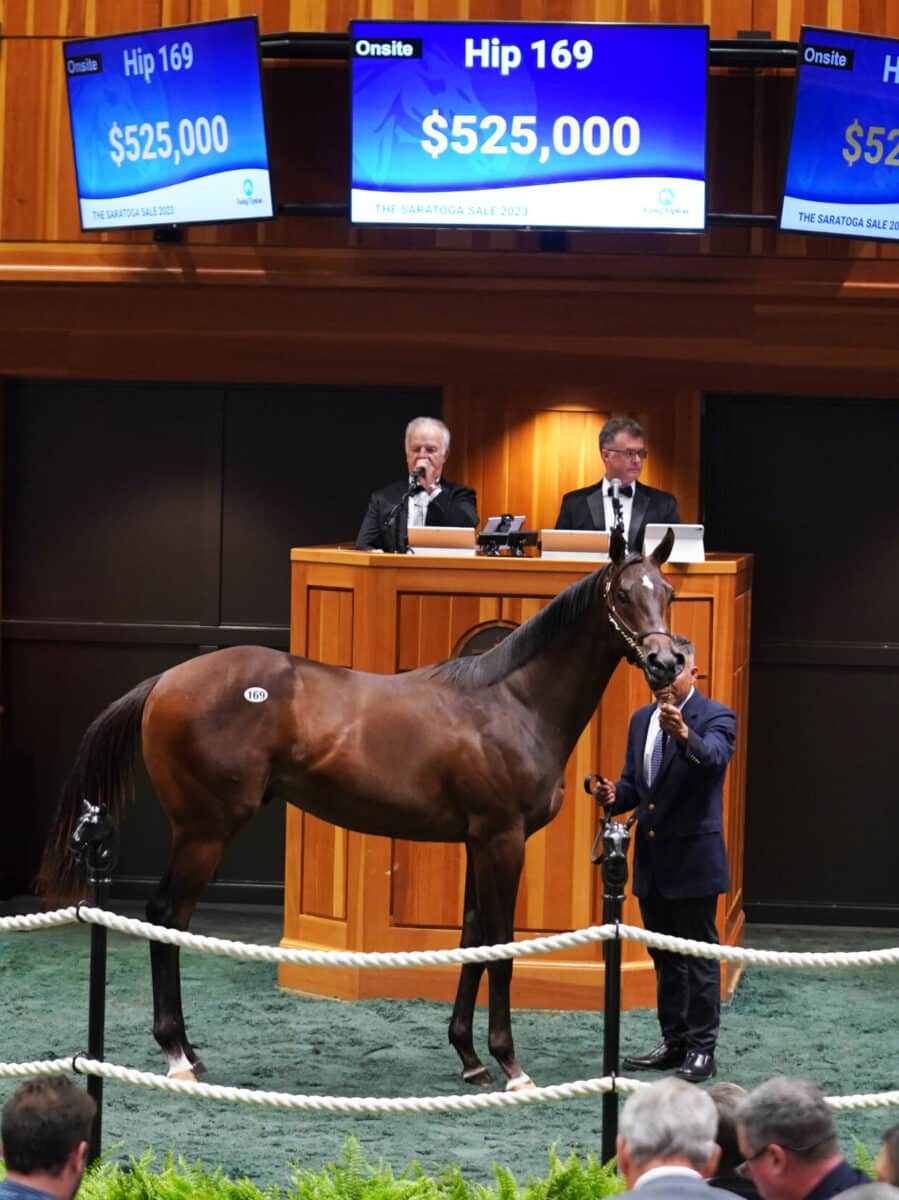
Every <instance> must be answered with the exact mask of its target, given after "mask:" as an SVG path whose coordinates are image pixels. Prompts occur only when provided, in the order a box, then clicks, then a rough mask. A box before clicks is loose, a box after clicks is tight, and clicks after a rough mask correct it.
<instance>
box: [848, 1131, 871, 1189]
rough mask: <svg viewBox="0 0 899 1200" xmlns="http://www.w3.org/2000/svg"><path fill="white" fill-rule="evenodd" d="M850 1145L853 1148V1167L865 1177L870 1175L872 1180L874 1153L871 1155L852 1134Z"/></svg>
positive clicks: (863, 1144)
mask: <svg viewBox="0 0 899 1200" xmlns="http://www.w3.org/2000/svg"><path fill="white" fill-rule="evenodd" d="M852 1144H853V1146H854V1147H855V1165H856V1166H857V1167H858V1169H859V1170H860V1171H864V1172H865V1174H866V1175H870V1176H871V1178H872V1179H873V1178H874V1160H875V1158H876V1157H877V1153H876V1151H875V1153H874V1154H872V1153H871V1151H870V1150H869V1149H868V1147H867V1146H866V1145H865V1143H864V1142H863V1141H861V1140H860V1139H859V1138H857V1137H855V1135H854V1134H853V1137H852Z"/></svg>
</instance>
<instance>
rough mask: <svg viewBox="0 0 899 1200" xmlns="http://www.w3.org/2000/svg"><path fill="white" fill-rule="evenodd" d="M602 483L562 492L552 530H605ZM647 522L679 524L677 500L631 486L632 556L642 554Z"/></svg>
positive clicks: (643, 486) (638, 485) (642, 485)
mask: <svg viewBox="0 0 899 1200" xmlns="http://www.w3.org/2000/svg"><path fill="white" fill-rule="evenodd" d="M604 483H605V480H602V481H601V482H600V483H594V484H592V485H591V486H590V487H585V488H578V489H577V491H575V492H566V493H565V495H564V496H563V497H562V507H561V509H560V511H559V516H558V518H557V520H556V529H605V527H606V514H605V506H604V505H603V502H602V489H603V484H604ZM649 523H658V524H668V525H679V524H680V516H679V515H678V511H677V501H676V500H675V498H674V497H673V496H672V495H671V493H670V492H661V491H659V489H658V488H651V487H647V486H646V484H645V483H635V484H634V504H633V508H632V509H631V527H630V529H629V531H628V539H627V548H628V550H631V551H633V552H635V553H636V554H642V553H643V535H644V534H645V532H646V526H647V524H649Z"/></svg>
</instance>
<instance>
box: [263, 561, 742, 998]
mask: <svg viewBox="0 0 899 1200" xmlns="http://www.w3.org/2000/svg"><path fill="white" fill-rule="evenodd" d="M596 565H597V564H596V563H594V562H584V561H548V560H547V559H540V558H487V557H474V556H468V557H458V556H453V557H442V556H436V555H427V556H425V555H387V554H377V553H375V554H371V553H367V552H363V551H355V550H347V549H339V548H323V547H315V548H308V549H296V550H293V551H292V552H291V571H292V581H291V650H292V651H293V653H295V654H303V655H306V656H308V657H309V658H314V659H318V660H320V661H321V662H327V663H333V664H335V665H338V666H342V667H354V668H355V669H357V670H362V671H374V672H382V673H394V672H397V671H407V670H411V669H413V668H415V667H419V666H424V665H426V664H427V663H432V662H436V661H438V660H439V659H443V658H448V657H450V656H451V655H453V654H455V653H460V652H461V653H466V652H467V653H477V652H479V651H483V650H484V649H486V648H489V646H490V645H492V644H494V642H495V641H496V640H498V638H499V637H501V636H503V633H504V630H505V628H507V627H508V626H510V625H517V624H519V623H520V622H521V621H524V620H525V619H526V618H527V617H529V616H531V615H532V614H533V613H535V612H537V611H538V609H540V608H542V607H543V606H544V605H545V604H548V603H549V601H550V600H551V599H552V598H553V597H554V596H555V595H557V593H558V592H560V591H562V589H563V588H565V587H567V586H568V585H569V584H570V583H574V582H575V581H576V580H578V579H580V578H582V577H583V576H584V575H585V574H588V573H589V572H590V571H592V570H595V569H596ZM664 571H665V573H666V576H667V577H668V579H669V580H670V582H671V583H672V585H673V586H674V588H675V591H676V594H677V602H676V603H675V605H674V607H673V610H672V614H673V615H672V627H673V629H674V630H675V632H677V633H682V634H685V635H686V636H687V637H689V638H690V639H691V640H692V641H693V642H694V643H695V645H696V661H697V665H698V667H699V670H700V681H699V685H700V687H701V688H702V690H703V691H705V692H707V693H709V694H710V695H711V696H713V697H714V698H715V699H716V700H719V701H721V702H722V703H724V704H728V705H730V706H731V707H732V708H733V709H734V710H735V711H736V713H737V718H738V735H737V749H736V754H735V756H734V758H733V760H732V762H731V765H730V768H729V770H728V777H727V784H726V790H725V810H724V815H725V836H726V840H727V848H728V857H729V860H730V869H731V880H732V890H731V892H730V894H729V895H728V896H723V897H722V898H721V900H720V902H719V911H718V926H719V930H720V932H721V940H722V942H724V943H725V944H729V945H732V944H734V943H736V942H737V941H738V939H739V937H740V933H741V930H742V925H743V909H742V895H743V891H742V889H743V813H744V797H745V777H746V738H747V708H748V705H747V701H748V690H749V666H748V655H749V623H750V607H751V605H750V601H751V586H752V559H751V556H749V555H735V556H726V555H710V556H709V558H708V559H707V561H706V562H703V563H691V564H689V565H683V566H672V565H670V564H668V565H666V566H665V567H664ZM650 699H651V694H650V692H649V689H648V687H647V685H646V682H645V680H644V677H643V674H642V672H641V671H639V670H638V669H637V668H636V667H631V666H629V665H628V664H627V663H626V662H624V660H622V663H621V664H620V665H619V667H618V669H617V670H616V672H615V674H614V676H613V677H612V680H611V682H610V684H609V686H608V688H607V689H606V692H605V695H604V696H603V699H602V702H601V704H600V707H599V708H598V709H597V711H596V713H595V714H594V716H593V718H592V719H591V721H590V723H589V725H588V726H587V728H586V729H585V730H584V733H583V734H582V736H581V738H580V741H579V742H578V744H577V746H576V748H575V751H574V754H573V755H572V756H571V759H570V760H569V763H568V767H567V772H566V789H565V802H564V804H563V806H562V810H561V812H560V813H559V815H558V816H557V817H556V819H555V820H554V821H553V822H551V823H550V824H549V825H548V826H547V827H546V828H545V829H543V830H541V831H540V832H539V833H537V834H535V835H534V836H533V837H532V838H531V839H530V840H529V842H528V845H527V855H526V859H525V867H524V872H523V874H522V879H521V888H520V891H519V896H518V906H517V909H516V914H515V936H516V938H529V937H535V936H539V935H541V934H548V933H559V932H562V931H564V930H570V929H580V928H583V927H584V926H587V925H592V924H601V922H602V879H601V871H600V870H599V869H597V868H596V867H594V866H593V865H592V864H591V862H590V849H591V846H592V844H593V838H594V835H595V833H596V829H597V821H598V813H597V806H596V804H595V802H594V800H593V799H592V798H591V797H590V796H587V795H586V794H585V792H584V789H583V780H584V777H585V776H586V775H588V774H590V773H591V772H592V771H597V770H598V771H600V772H601V773H602V774H604V775H607V776H608V777H609V778H613V779H614V778H617V777H618V775H619V773H620V771H621V768H622V766H623V764H624V751H625V741H626V735H627V725H628V720H629V718H630V714H631V713H632V712H633V710H634V709H635V708H637V707H638V706H639V705H641V704H645V703H647V702H648V701H649V700H650ZM464 860H465V855H464V850H463V848H462V847H461V846H459V845H445V844H435V843H423V842H406V841H402V840H400V839H388V838H381V837H373V836H368V835H363V834H356V833H349V832H347V831H346V830H344V829H340V828H337V827H336V826H333V825H329V824H327V823H325V822H323V821H320V820H318V819H317V818H315V817H312V816H309V815H308V814H306V813H302V812H300V811H299V810H298V809H295V808H293V807H292V806H288V809H287V857H286V875H285V900H284V904H285V913H284V938H283V940H282V942H281V944H282V946H285V947H293V948H306V949H308V948H314V949H319V950H322V949H330V950H357V951H363V950H364V951H373V950H381V951H386V950H432V949H447V948H450V947H454V946H457V945H458V942H459V933H460V924H461V916H462V895H463V884H464V877H465V861H464ZM628 893H629V894H628V899H627V901H626V902H625V906H624V920H625V922H626V923H627V924H633V925H639V924H640V916H639V909H638V905H637V902H636V900H635V899H634V898H633V897H632V896H631V895H630V884H629V885H628ZM457 974H458V968H457V967H455V966H441V967H419V968H415V969H411V970H409V969H396V970H394V969H389V970H380V969H371V968H344V967H341V968H330V967H301V966H285V965H282V966H281V967H280V969H279V982H280V983H281V984H282V985H283V986H285V987H289V988H296V989H299V990H302V991H309V992H318V993H321V994H324V995H330V996H338V997H342V998H344V999H361V998H369V997H374V996H397V997H416V996H422V997H425V998H427V999H433V1000H451V999H452V998H453V996H454V994H455V989H456V980H457ZM722 976H723V979H722V987H723V988H724V989H725V990H726V989H727V988H728V986H729V984H730V982H731V981H730V980H729V979H728V978H727V977H726V975H725V973H724V972H722ZM602 984H603V965H602V946H601V945H600V944H599V943H596V944H593V945H590V946H585V947H578V948H576V949H573V950H566V951H560V952H556V953H555V954H552V955H542V956H539V957H534V958H525V959H519V960H518V961H517V962H516V964H515V972H514V976H513V985H512V986H513V992H512V995H513V1001H514V1003H515V1004H516V1005H517V1006H519V1007H530V1008H570V1009H586V1008H601V1007H602V999H603V990H602ZM484 994H485V991H482V999H483V996H484ZM622 1003H623V1005H624V1006H625V1007H628V1008H631V1007H635V1006H643V1005H648V1006H651V1005H653V1004H654V1003H655V982H654V976H653V971H652V963H651V961H650V959H649V956H648V954H647V953H646V951H645V950H644V949H643V948H642V947H640V946H638V945H637V944H636V943H634V942H624V943H623V944H622Z"/></svg>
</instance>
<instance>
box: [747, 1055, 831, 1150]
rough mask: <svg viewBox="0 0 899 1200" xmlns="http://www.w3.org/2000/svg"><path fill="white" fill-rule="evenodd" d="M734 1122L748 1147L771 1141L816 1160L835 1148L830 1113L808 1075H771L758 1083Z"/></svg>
mask: <svg viewBox="0 0 899 1200" xmlns="http://www.w3.org/2000/svg"><path fill="white" fill-rule="evenodd" d="M737 1123H738V1124H739V1125H740V1127H741V1128H742V1130H743V1134H744V1136H745V1138H746V1141H747V1142H748V1144H749V1148H750V1150H752V1151H756V1150H761V1148H762V1147H763V1146H770V1145H771V1144H772V1143H775V1144H776V1145H778V1146H783V1148H784V1149H785V1150H790V1151H791V1152H792V1153H793V1154H798V1155H800V1156H801V1157H802V1158H804V1159H805V1160H806V1162H818V1161H820V1160H821V1159H825V1158H828V1157H829V1156H830V1155H832V1154H833V1153H834V1152H835V1151H836V1150H837V1149H838V1142H837V1131H836V1128H835V1126H834V1123H833V1114H832V1113H831V1111H830V1107H829V1106H828V1103H827V1101H826V1100H825V1099H824V1097H823V1095H822V1094H821V1091H820V1089H819V1088H818V1086H817V1084H815V1083H813V1082H812V1080H811V1079H796V1078H791V1077H789V1076H786V1075H775V1077H774V1078H773V1079H768V1080H767V1081H766V1082H765V1083H760V1084H759V1086H758V1087H757V1088H754V1089H753V1090H752V1091H751V1092H750V1093H749V1095H748V1096H747V1097H746V1099H745V1100H744V1101H743V1102H742V1103H741V1104H740V1106H739V1108H738V1109H737Z"/></svg>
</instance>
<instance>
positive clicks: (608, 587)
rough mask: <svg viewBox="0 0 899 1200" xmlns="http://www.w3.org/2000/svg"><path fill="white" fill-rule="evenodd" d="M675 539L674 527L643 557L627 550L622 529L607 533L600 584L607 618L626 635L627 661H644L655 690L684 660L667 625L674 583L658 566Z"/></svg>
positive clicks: (674, 675)
mask: <svg viewBox="0 0 899 1200" xmlns="http://www.w3.org/2000/svg"><path fill="white" fill-rule="evenodd" d="M673 545H674V531H673V530H672V529H669V530H668V532H667V533H666V534H665V536H664V537H663V538H662V540H661V541H660V542H659V544H658V546H656V548H655V550H653V552H652V553H651V554H649V555H647V556H645V557H644V556H643V555H640V554H628V553H627V545H626V543H625V540H624V535H623V534H622V533H621V531H620V530H618V529H616V530H613V532H612V536H611V538H610V539H609V558H610V559H611V565H610V567H609V572H608V574H607V576H606V582H605V588H604V591H605V600H606V608H607V611H608V615H609V621H610V622H611V625H612V627H613V629H615V631H616V632H617V633H618V634H619V635H620V637H621V638H622V640H623V641H624V644H625V647H626V650H625V654H626V656H627V660H628V662H631V663H636V664H638V665H639V666H640V667H642V669H643V674H644V675H645V676H646V682H647V683H648V684H649V686H650V687H651V688H652V690H653V691H654V692H657V691H658V690H659V688H663V687H667V686H668V684H670V683H671V682H673V680H674V679H676V678H677V676H678V675H679V674H680V672H681V671H682V670H683V666H684V656H683V654H682V653H681V652H680V651H679V650H677V649H676V648H675V646H674V642H673V641H672V638H671V633H670V632H669V630H668V610H669V608H670V606H671V601H672V599H673V598H674V588H672V587H671V585H670V584H669V583H667V582H666V581H665V579H664V577H663V576H662V572H661V571H660V570H659V568H660V567H661V565H662V563H663V562H666V561H667V559H668V555H669V554H670V553H671V547H672V546H673Z"/></svg>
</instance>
